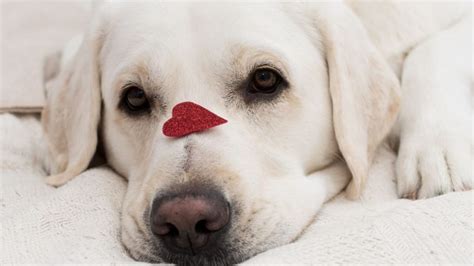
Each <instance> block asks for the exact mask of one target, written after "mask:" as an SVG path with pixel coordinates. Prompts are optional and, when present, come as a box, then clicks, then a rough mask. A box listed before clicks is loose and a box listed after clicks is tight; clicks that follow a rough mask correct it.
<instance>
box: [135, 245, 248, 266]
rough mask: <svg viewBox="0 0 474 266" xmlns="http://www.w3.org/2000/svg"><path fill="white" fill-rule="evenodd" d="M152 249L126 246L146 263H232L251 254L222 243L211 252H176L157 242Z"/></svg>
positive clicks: (138, 259)
mask: <svg viewBox="0 0 474 266" xmlns="http://www.w3.org/2000/svg"><path fill="white" fill-rule="evenodd" d="M151 245H152V246H155V248H154V249H153V250H148V251H146V250H137V249H131V248H127V250H128V253H129V254H130V256H131V257H132V258H134V259H135V260H137V261H141V262H148V263H173V264H176V265H234V264H237V263H241V262H243V261H245V260H246V259H248V258H250V257H251V254H247V255H246V254H243V252H241V251H239V249H237V248H232V247H231V246H227V245H223V246H222V247H219V248H215V249H213V250H212V252H202V253H199V254H192V253H190V254H177V253H172V252H170V251H168V249H167V248H166V247H164V246H162V245H160V244H158V243H153V244H151Z"/></svg>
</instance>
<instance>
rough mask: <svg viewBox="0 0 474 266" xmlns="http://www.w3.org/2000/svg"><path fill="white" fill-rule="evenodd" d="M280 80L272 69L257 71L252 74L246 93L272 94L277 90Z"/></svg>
mask: <svg viewBox="0 0 474 266" xmlns="http://www.w3.org/2000/svg"><path fill="white" fill-rule="evenodd" d="M281 80H282V78H281V76H280V75H279V74H278V73H277V72H276V71H274V70H272V69H265V68H264V69H257V70H256V71H255V72H254V73H253V76H252V81H251V83H250V86H249V88H248V92H249V93H252V94H255V93H264V94H272V93H274V92H275V91H276V90H277V89H278V87H279V85H280V83H281Z"/></svg>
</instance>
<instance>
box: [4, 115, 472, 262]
mask: <svg viewBox="0 0 474 266" xmlns="http://www.w3.org/2000/svg"><path fill="white" fill-rule="evenodd" d="M42 143H43V141H42V139H41V129H40V125H39V122H38V120H37V118H36V117H33V116H13V115H10V114H3V115H0V148H1V157H0V173H1V185H2V189H1V194H0V221H1V227H0V230H1V231H0V237H1V250H0V254H1V255H0V263H2V264H3V263H23V262H42V263H72V262H74V263H100V262H124V263H130V262H132V261H133V260H132V259H131V258H129V257H128V255H127V253H126V251H125V250H124V248H123V246H122V245H121V243H120V237H119V231H120V209H121V202H122V198H123V196H124V193H125V190H126V182H125V181H124V179H123V178H121V177H120V176H117V175H116V174H114V173H113V172H112V171H111V170H109V169H108V168H107V167H104V166H102V167H98V168H94V169H90V170H88V171H86V172H85V173H83V174H81V175H80V176H79V177H77V178H75V179H74V180H72V181H71V182H69V183H68V184H66V185H65V186H63V187H60V188H57V189H55V188H52V187H49V186H47V185H46V184H44V183H43V178H44V176H45V172H44V170H43V166H42V165H43V159H44V158H45V156H44V146H43V145H42ZM393 162H394V155H393V154H392V153H390V152H388V151H387V150H385V149H382V150H381V151H380V152H379V154H378V156H377V160H376V162H375V164H374V167H373V168H372V169H371V173H370V178H369V182H368V187H367V190H366V192H365V194H364V195H363V198H362V200H360V201H348V200H346V199H345V198H344V197H343V195H340V196H338V197H336V198H335V199H333V200H332V201H330V202H329V203H327V204H325V205H324V207H323V209H322V210H321V211H320V212H319V214H318V215H317V217H316V219H315V220H314V222H313V224H312V225H311V226H310V227H309V228H307V229H306V231H305V233H304V234H303V235H302V236H301V237H300V238H299V239H298V240H297V241H296V242H294V243H292V244H289V245H285V246H282V247H279V248H276V249H273V250H269V251H267V252H264V253H262V254H260V255H257V256H255V257H254V258H252V259H250V260H249V261H247V262H248V263H409V262H410V263H448V262H450V263H470V264H472V263H473V262H474V261H473V250H472V247H473V232H474V231H473V219H472V205H473V196H474V194H473V192H462V193H450V194H447V195H444V196H440V197H436V198H433V199H428V200H417V201H411V200H401V199H397V197H396V193H395V184H394V182H393V176H394V174H393ZM281 230H285V228H281Z"/></svg>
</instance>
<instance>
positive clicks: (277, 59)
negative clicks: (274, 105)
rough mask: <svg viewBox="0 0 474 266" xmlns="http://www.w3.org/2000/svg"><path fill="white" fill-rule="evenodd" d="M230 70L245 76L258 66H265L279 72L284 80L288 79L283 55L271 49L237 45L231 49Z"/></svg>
mask: <svg viewBox="0 0 474 266" xmlns="http://www.w3.org/2000/svg"><path fill="white" fill-rule="evenodd" d="M231 56H232V60H233V61H232V68H233V70H234V71H237V72H240V73H239V74H240V76H247V75H248V74H249V73H250V72H251V71H252V70H254V69H255V68H256V67H258V66H260V65H267V66H270V67H272V68H275V69H276V70H278V71H279V72H281V74H282V76H283V77H284V78H285V79H289V73H288V69H287V67H286V65H287V63H286V62H288V60H286V57H285V55H283V54H282V53H280V52H279V51H277V50H275V49H274V48H271V47H262V46H260V47H252V46H249V45H243V44H237V45H234V46H232V48H231Z"/></svg>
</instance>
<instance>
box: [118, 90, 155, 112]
mask: <svg viewBox="0 0 474 266" xmlns="http://www.w3.org/2000/svg"><path fill="white" fill-rule="evenodd" d="M122 102H123V105H124V107H125V108H126V110H127V111H129V112H131V113H138V112H142V111H147V110H149V109H150V103H149V102H148V99H147V97H146V94H145V92H144V91H143V90H142V89H140V88H139V87H136V86H131V87H129V88H127V89H126V90H125V93H124V96H123V100H122Z"/></svg>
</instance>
